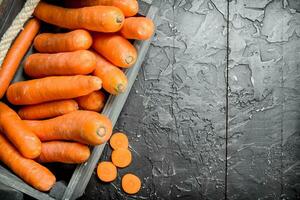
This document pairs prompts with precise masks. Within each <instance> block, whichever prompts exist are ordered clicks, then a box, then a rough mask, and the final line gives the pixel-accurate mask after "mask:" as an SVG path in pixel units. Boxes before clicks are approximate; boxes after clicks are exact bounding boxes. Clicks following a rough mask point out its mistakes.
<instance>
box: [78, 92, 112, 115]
mask: <svg viewBox="0 0 300 200" xmlns="http://www.w3.org/2000/svg"><path fill="white" fill-rule="evenodd" d="M76 101H77V103H78V105H79V107H80V108H81V109H83V110H90V111H95V112H100V111H101V110H102V108H103V107H104V105H105V101H106V97H105V94H104V93H103V92H102V91H95V92H92V93H90V94H88V95H85V96H81V97H77V98H76Z"/></svg>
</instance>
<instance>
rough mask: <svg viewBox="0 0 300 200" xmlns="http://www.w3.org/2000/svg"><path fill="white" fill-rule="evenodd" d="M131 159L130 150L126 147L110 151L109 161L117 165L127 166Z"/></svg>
mask: <svg viewBox="0 0 300 200" xmlns="http://www.w3.org/2000/svg"><path fill="white" fill-rule="evenodd" d="M131 160H132V158H131V152H130V151H129V150H128V149H116V150H113V152H112V153H111V161H112V162H113V163H114V165H116V166H117V167H121V168H124V167H127V166H128V165H129V164H130V163H131Z"/></svg>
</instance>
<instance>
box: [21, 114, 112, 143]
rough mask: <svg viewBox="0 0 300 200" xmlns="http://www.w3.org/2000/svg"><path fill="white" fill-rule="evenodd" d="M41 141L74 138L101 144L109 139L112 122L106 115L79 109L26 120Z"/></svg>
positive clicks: (83, 141)
mask: <svg viewBox="0 0 300 200" xmlns="http://www.w3.org/2000/svg"><path fill="white" fill-rule="evenodd" d="M24 122H25V123H26V125H27V126H28V127H29V128H30V129H31V130H32V131H33V132H34V133H35V134H36V135H37V136H38V137H39V138H40V140H41V141H51V140H72V141H77V142H81V143H84V144H91V145H99V144H102V143H104V142H106V141H108V140H109V138H110V136H111V133H112V123H111V121H110V120H109V119H108V118H107V117H106V116H104V115H102V114H99V113H97V112H93V111H85V110H78V111H73V112H71V113H68V114H65V115H62V116H59V117H56V118H52V119H48V120H41V121H38V120H24Z"/></svg>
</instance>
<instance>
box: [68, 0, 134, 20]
mask: <svg viewBox="0 0 300 200" xmlns="http://www.w3.org/2000/svg"><path fill="white" fill-rule="evenodd" d="M65 3H66V6H68V7H75V8H79V7H85V6H96V5H103V6H115V7H118V8H120V9H121V10H122V12H123V13H124V15H125V16H126V17H131V16H134V15H136V14H137V13H138V11H139V4H138V1H137V0H76V1H74V0H67V1H65Z"/></svg>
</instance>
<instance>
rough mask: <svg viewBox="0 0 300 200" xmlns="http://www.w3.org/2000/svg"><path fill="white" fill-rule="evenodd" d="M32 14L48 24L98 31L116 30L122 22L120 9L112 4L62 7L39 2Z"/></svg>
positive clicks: (122, 16)
mask: <svg viewBox="0 0 300 200" xmlns="http://www.w3.org/2000/svg"><path fill="white" fill-rule="evenodd" d="M34 15H35V16H36V17H37V18H39V19H41V20H42V21H45V22H47V23H50V24H54V25H57V26H60V27H63V28H68V29H79V28H83V29H87V30H91V31H100V32H116V31H118V30H120V28H121V27H122V25H123V22H124V15H123V13H122V11H121V10H120V9H119V8H117V7H113V6H92V7H84V8H73V9H72V8H63V7H59V6H54V5H50V4H47V3H44V2H40V3H39V4H38V6H37V7H36V8H35V11H34Z"/></svg>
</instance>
